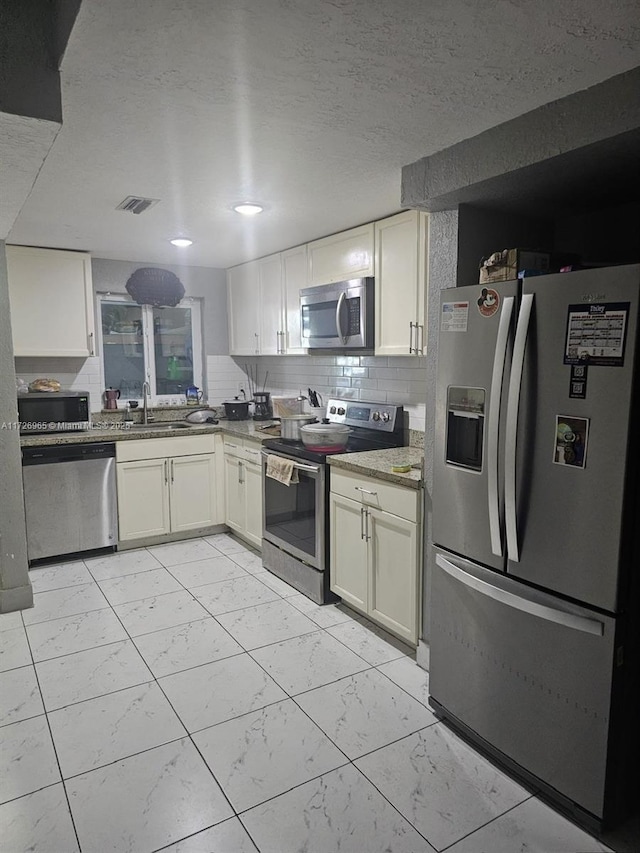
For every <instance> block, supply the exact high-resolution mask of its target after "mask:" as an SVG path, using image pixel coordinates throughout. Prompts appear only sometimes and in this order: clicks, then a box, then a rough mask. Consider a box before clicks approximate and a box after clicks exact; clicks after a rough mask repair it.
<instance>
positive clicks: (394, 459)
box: [327, 447, 424, 489]
mask: <svg viewBox="0 0 640 853" xmlns="http://www.w3.org/2000/svg"><path fill="white" fill-rule="evenodd" d="M423 459H424V449H423V448H421V447H392V448H390V449H388V450H365V451H363V452H362V453H336V454H335V456H329V457H327V460H328V462H329V465H331V466H332V467H336V468H344V469H345V470H346V471H352V472H353V473H354V474H363V475H364V476H366V477H375V478H376V479H378V480H385V481H386V482H388V483H395V484H396V485H399V486H407V488H410V489H419V488H420V486H421V485H422V461H423ZM405 464H406V465H419V466H420V467H419V468H412V469H411V471H408V472H407V473H406V474H399V473H396V472H395V471H392V470H391V468H392V466H393V465H405Z"/></svg>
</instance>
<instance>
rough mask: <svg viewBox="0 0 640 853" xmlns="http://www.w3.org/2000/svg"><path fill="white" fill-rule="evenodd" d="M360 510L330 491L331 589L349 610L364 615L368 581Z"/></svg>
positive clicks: (357, 504) (346, 499)
mask: <svg viewBox="0 0 640 853" xmlns="http://www.w3.org/2000/svg"><path fill="white" fill-rule="evenodd" d="M364 511H365V510H364V507H363V506H362V505H361V504H360V503H359V502H358V501H353V500H351V499H350V498H344V497H342V495H336V494H334V493H333V492H332V493H331V495H330V496H329V528H330V531H331V551H330V553H331V565H330V572H331V589H332V591H333V592H335V593H336V595H339V596H340V597H341V598H343V599H344V600H345V601H346V602H348V603H349V604H351V605H353V607H356V608H357V609H358V610H361V611H362V612H363V613H366V612H367V610H368V586H369V581H368V568H367V543H366V542H365V540H364V521H365V519H364V514H363V513H364Z"/></svg>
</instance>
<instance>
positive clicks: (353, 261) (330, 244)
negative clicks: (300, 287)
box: [307, 222, 373, 287]
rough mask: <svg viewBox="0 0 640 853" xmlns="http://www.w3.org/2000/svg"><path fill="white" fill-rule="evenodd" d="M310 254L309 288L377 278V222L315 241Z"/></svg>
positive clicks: (309, 246) (310, 244)
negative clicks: (374, 256)
mask: <svg viewBox="0 0 640 853" xmlns="http://www.w3.org/2000/svg"><path fill="white" fill-rule="evenodd" d="M307 250H308V253H309V286H310V287H311V286H313V285H316V284H331V283H332V282H334V281H344V280H346V279H349V278H360V277H362V276H370V275H373V222H370V223H368V224H367V225H361V226H359V227H358V228H352V229H351V230H350V231H342V232H340V233H339V234H332V235H331V236H330V237H323V239H322V240H314V242H313V243H309V244H308V246H307Z"/></svg>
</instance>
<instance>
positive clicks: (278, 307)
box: [258, 254, 284, 355]
mask: <svg viewBox="0 0 640 853" xmlns="http://www.w3.org/2000/svg"><path fill="white" fill-rule="evenodd" d="M258 283H259V300H260V302H259V304H260V340H259V349H260V353H261V355H278V354H279V353H280V352H281V351H282V347H283V345H284V343H283V331H284V316H283V314H284V312H283V307H282V262H281V260H280V255H279V254H277V255H269V257H267V258H261V259H260V260H259V261H258Z"/></svg>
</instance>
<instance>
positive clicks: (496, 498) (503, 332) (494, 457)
mask: <svg viewBox="0 0 640 853" xmlns="http://www.w3.org/2000/svg"><path fill="white" fill-rule="evenodd" d="M513 301H514V300H513V296H507V297H506V298H505V300H504V302H503V305H502V312H501V313H500V324H499V326H498V336H497V339H496V350H495V353H494V356H493V372H492V374H491V391H490V397H489V418H488V424H487V490H488V504H489V532H490V534H491V550H492V552H493V553H494V554H495V555H496V557H502V536H501V530H500V492H499V489H498V437H499V429H500V409H501V406H502V399H501V398H502V383H503V379H504V367H505V363H506V360H507V342H508V339H509V327H510V325H511V315H512V313H513Z"/></svg>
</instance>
